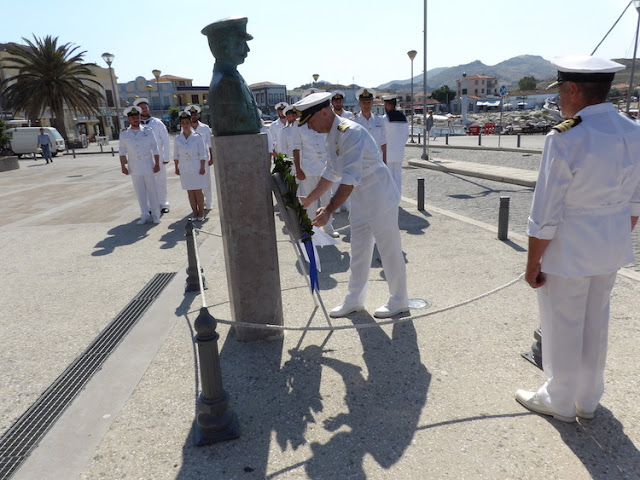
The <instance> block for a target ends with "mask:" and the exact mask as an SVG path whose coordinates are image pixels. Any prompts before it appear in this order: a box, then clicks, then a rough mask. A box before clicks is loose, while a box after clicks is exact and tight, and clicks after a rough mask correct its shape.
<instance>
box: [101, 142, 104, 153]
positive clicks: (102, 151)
mask: <svg viewBox="0 0 640 480" xmlns="http://www.w3.org/2000/svg"><path fill="white" fill-rule="evenodd" d="M100 153H104V150H103V149H102V144H100Z"/></svg>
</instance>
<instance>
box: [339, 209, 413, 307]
mask: <svg viewBox="0 0 640 480" xmlns="http://www.w3.org/2000/svg"><path fill="white" fill-rule="evenodd" d="M374 244H376V245H377V246H378V252H380V259H381V260H382V268H383V269H384V276H385V278H386V279H387V286H388V288H389V295H390V297H389V307H390V308H391V309H396V308H401V307H407V306H408V304H409V296H408V294H407V269H406V265H405V263H404V255H403V254H402V240H401V238H400V229H399V228H398V206H397V205H394V206H393V207H392V208H390V209H388V210H387V211H385V212H381V213H379V214H378V215H377V216H376V217H375V218H374V219H373V220H371V221H370V222H366V223H356V224H354V223H353V222H352V223H351V264H350V276H349V291H348V293H347V297H346V299H345V303H346V304H349V305H364V303H365V300H366V297H367V285H368V283H369V271H370V270H371V259H372V256H373V247H374Z"/></svg>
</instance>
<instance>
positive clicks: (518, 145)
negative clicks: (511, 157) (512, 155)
mask: <svg viewBox="0 0 640 480" xmlns="http://www.w3.org/2000/svg"><path fill="white" fill-rule="evenodd" d="M516 146H517V147H518V148H520V134H518V144H517V145H516Z"/></svg>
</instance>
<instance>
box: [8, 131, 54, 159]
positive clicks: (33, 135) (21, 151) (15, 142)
mask: <svg viewBox="0 0 640 480" xmlns="http://www.w3.org/2000/svg"><path fill="white" fill-rule="evenodd" d="M42 129H43V130H44V133H46V134H47V135H48V136H49V140H51V155H52V156H54V157H55V156H56V155H57V154H58V152H64V150H65V144H64V138H62V135H60V132H58V130H56V129H55V128H53V127H42ZM5 133H6V135H7V136H8V137H9V141H10V144H11V150H13V153H15V154H16V155H17V156H18V158H20V157H21V156H22V155H32V154H35V153H36V151H37V150H38V135H40V127H18V128H9V129H7V130H6V132H5Z"/></svg>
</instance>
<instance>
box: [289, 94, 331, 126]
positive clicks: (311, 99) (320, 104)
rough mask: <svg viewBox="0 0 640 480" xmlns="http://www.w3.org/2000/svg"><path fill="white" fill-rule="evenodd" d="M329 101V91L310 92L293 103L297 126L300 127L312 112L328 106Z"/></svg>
mask: <svg viewBox="0 0 640 480" xmlns="http://www.w3.org/2000/svg"><path fill="white" fill-rule="evenodd" d="M330 102H331V93H329V92H318V93H312V94H311V95H308V96H306V97H304V98H303V99H302V100H300V101H299V102H296V103H294V104H293V108H295V110H296V113H297V114H298V117H299V119H298V126H299V127H301V126H302V125H304V124H305V123H307V122H308V121H309V119H310V118H311V117H312V116H313V114H314V113H316V112H319V111H320V110H322V109H323V108H325V107H328V106H329V103H330Z"/></svg>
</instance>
